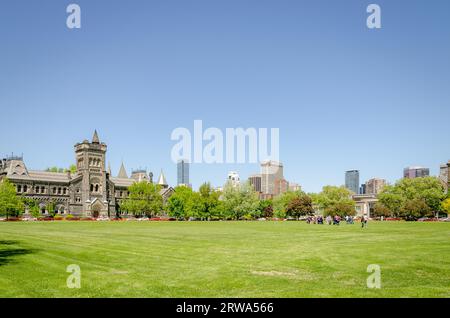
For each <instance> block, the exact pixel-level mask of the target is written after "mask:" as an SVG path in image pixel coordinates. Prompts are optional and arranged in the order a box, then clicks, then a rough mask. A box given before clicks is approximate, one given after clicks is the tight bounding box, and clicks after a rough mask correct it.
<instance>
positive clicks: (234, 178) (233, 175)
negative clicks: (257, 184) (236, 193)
mask: <svg viewBox="0 0 450 318" xmlns="http://www.w3.org/2000/svg"><path fill="white" fill-rule="evenodd" d="M227 182H229V183H230V184H231V185H232V186H233V187H237V186H239V184H240V183H241V180H240V178H239V174H238V173H237V172H236V171H230V172H228V178H227Z"/></svg>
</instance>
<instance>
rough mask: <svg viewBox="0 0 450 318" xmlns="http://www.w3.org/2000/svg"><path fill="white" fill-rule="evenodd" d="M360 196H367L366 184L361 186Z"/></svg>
mask: <svg viewBox="0 0 450 318" xmlns="http://www.w3.org/2000/svg"><path fill="white" fill-rule="evenodd" d="M359 194H366V184H365V183H363V184H361V186H360V187H359Z"/></svg>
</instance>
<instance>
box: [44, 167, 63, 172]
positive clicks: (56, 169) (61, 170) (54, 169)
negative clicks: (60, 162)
mask: <svg viewBox="0 0 450 318" xmlns="http://www.w3.org/2000/svg"><path fill="white" fill-rule="evenodd" d="M45 171H48V172H64V169H63V168H58V167H56V166H54V167H50V168H47V169H46V170H45Z"/></svg>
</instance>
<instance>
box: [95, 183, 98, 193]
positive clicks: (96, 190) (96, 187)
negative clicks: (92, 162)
mask: <svg viewBox="0 0 450 318" xmlns="http://www.w3.org/2000/svg"><path fill="white" fill-rule="evenodd" d="M95 192H98V184H96V185H95Z"/></svg>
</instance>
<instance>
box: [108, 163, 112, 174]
mask: <svg viewBox="0 0 450 318" xmlns="http://www.w3.org/2000/svg"><path fill="white" fill-rule="evenodd" d="M108 174H109V176H111V177H112V174H111V162H108Z"/></svg>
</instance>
